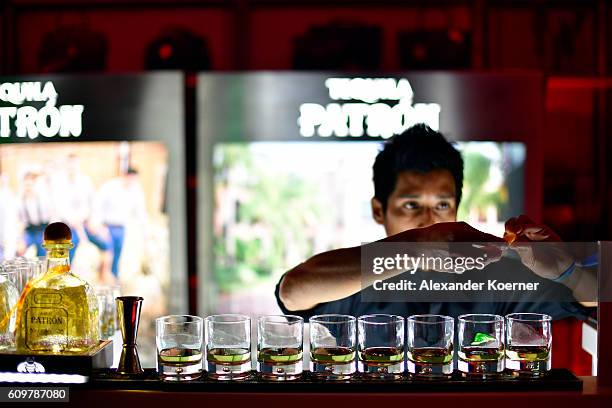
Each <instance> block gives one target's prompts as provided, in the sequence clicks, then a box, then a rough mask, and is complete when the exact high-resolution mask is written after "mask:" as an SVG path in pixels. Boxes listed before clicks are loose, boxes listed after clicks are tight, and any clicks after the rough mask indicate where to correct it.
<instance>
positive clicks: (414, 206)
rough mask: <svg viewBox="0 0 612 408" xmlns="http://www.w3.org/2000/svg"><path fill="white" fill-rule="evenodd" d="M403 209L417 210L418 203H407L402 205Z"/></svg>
mask: <svg viewBox="0 0 612 408" xmlns="http://www.w3.org/2000/svg"><path fill="white" fill-rule="evenodd" d="M404 208H407V209H408V210H416V209H417V208H419V203H417V202H416V201H408V202H407V203H406V204H404Z"/></svg>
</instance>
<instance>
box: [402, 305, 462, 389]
mask: <svg viewBox="0 0 612 408" xmlns="http://www.w3.org/2000/svg"><path fill="white" fill-rule="evenodd" d="M407 321H408V353H407V354H408V359H407V365H408V372H409V373H410V375H411V376H415V377H426V378H435V377H447V376H450V375H451V374H452V373H453V336H454V330H455V321H454V319H453V318H452V317H449V316H442V315H433V314H424V315H412V316H410V317H408V320H407Z"/></svg>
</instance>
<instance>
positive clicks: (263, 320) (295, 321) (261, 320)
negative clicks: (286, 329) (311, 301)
mask: <svg viewBox="0 0 612 408" xmlns="http://www.w3.org/2000/svg"><path fill="white" fill-rule="evenodd" d="M275 317H278V318H290V319H293V320H292V321H284V322H283V321H278V322H275V321H272V320H268V319H270V318H275ZM257 323H265V324H286V325H294V324H299V323H302V324H303V323H304V318H303V317H300V316H297V315H285V314H279V315H263V316H259V317H257Z"/></svg>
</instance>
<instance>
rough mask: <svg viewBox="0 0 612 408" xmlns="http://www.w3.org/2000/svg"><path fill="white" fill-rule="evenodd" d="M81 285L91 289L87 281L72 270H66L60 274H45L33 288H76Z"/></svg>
mask: <svg viewBox="0 0 612 408" xmlns="http://www.w3.org/2000/svg"><path fill="white" fill-rule="evenodd" d="M81 286H82V287H85V288H87V289H88V290H91V289H90V285H89V284H88V283H87V281H85V280H84V279H82V278H80V277H78V276H77V275H75V274H73V273H72V272H66V273H62V274H60V275H44V276H43V277H42V278H41V279H40V280H38V281H37V282H36V283H35V284H34V286H33V289H34V288H36V289H59V288H76V287H81Z"/></svg>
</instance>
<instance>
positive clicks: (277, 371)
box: [257, 315, 304, 381]
mask: <svg viewBox="0 0 612 408" xmlns="http://www.w3.org/2000/svg"><path fill="white" fill-rule="evenodd" d="M303 340H304V319H302V318H301V317H299V316H291V315H280V316H261V317H259V319H257V372H258V373H259V375H260V377H261V379H263V380H271V381H284V380H295V379H297V378H299V377H300V376H301V375H302V371H303V369H304V368H303V365H304V363H303V360H302V347H303Z"/></svg>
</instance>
